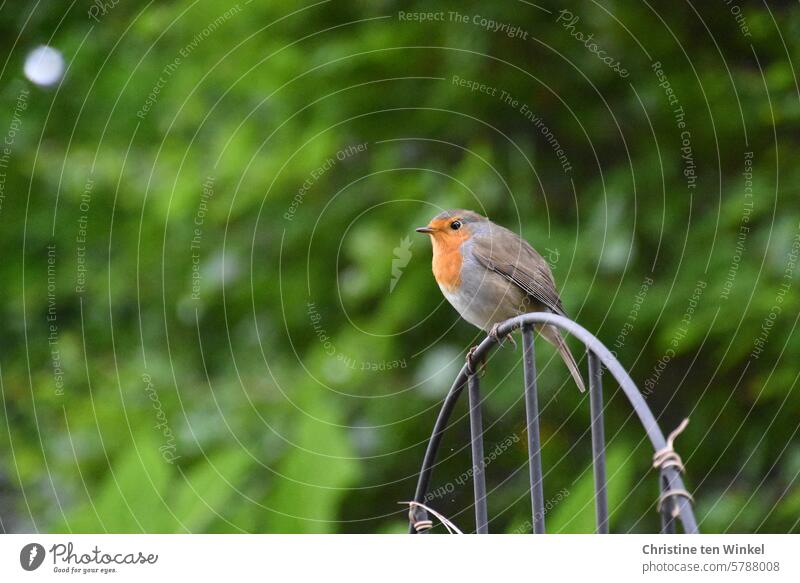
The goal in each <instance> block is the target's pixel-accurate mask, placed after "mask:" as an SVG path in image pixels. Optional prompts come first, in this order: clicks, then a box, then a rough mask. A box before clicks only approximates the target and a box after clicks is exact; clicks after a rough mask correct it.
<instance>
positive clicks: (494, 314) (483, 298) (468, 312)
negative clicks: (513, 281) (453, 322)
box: [439, 280, 519, 331]
mask: <svg viewBox="0 0 800 583" xmlns="http://www.w3.org/2000/svg"><path fill="white" fill-rule="evenodd" d="M492 283H493V282H487V281H485V280H484V281H483V282H482V284H481V285H480V286H479V287H476V288H472V286H469V285H465V284H462V285H461V286H460V288H459V289H458V291H452V290H448V289H447V288H445V287H444V286H442V285H440V286H439V289H441V290H442V294H443V295H444V297H445V298H447V301H448V302H450V304H451V305H452V306H453V307H454V308H455V309H456V311H457V312H458V313H459V314H461V317H462V318H464V319H465V320H466V321H467V322H469V323H470V324H472V325H473V326H477V327H478V328H481V329H482V330H487V331H488V330H489V329H491V327H492V326H493V325H494V324H496V323H498V322H502V321H503V320H506V319H507V318H511V317H512V316H515V315H517V314H518V313H519V312H518V310H516V309H515V306H514V302H513V301H510V300H511V298H509V297H508V295H506V293H503V292H504V291H505V292H507V290H508V288H506V289H505V290H498V289H496V288H495V287H494V286H493V285H491V284H492ZM503 287H506V286H503ZM515 295H516V294H515ZM498 299H499V300H500V301H499V302H498Z"/></svg>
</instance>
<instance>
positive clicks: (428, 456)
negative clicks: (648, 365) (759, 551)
mask: <svg viewBox="0 0 800 583" xmlns="http://www.w3.org/2000/svg"><path fill="white" fill-rule="evenodd" d="M523 324H550V325H552V326H555V327H556V328H559V329H561V330H565V331H566V332H568V333H570V334H571V335H572V336H575V337H576V338H577V339H578V340H580V341H581V342H583V344H584V345H585V346H586V347H587V348H588V349H589V350H590V351H591V352H593V353H594V354H596V355H597V357H598V358H599V359H600V361H601V362H602V363H603V364H604V365H605V367H606V368H607V369H608V371H609V372H610V373H611V374H612V375H613V376H614V379H616V381H617V382H618V383H619V386H620V388H621V389H622V390H623V392H624V393H625V396H626V397H628V400H629V401H630V403H631V405H632V406H633V409H634V411H635V412H636V415H637V416H638V417H639V420H640V421H641V423H642V425H643V426H644V430H645V432H646V433H647V437H648V438H649V439H650V443H651V444H652V445H653V449H654V450H655V451H659V450H661V449H664V447H666V439H665V438H664V434H663V433H662V432H661V428H660V427H659V426H658V422H656V419H655V417H653V413H652V412H651V411H650V407H648V406H647V403H646V402H645V400H644V397H642V394H641V393H640V392H639V389H638V388H637V387H636V384H635V383H634V382H633V380H632V379H631V377H630V375H628V372H627V371H626V370H625V369H624V368H623V367H622V365H621V364H620V363H619V361H618V360H617V359H616V357H615V356H614V355H613V354H611V351H610V350H608V348H606V346H605V345H604V344H603V343H602V342H601V341H600V340H598V339H597V338H596V337H595V336H594V335H593V334H592V333H591V332H589V331H588V330H587V329H586V328H584V327H583V326H581V325H580V324H578V323H576V322H573V321H572V320H570V319H569V318H565V317H563V316H559V315H557V314H550V313H546V312H531V313H528V314H522V315H519V316H515V317H514V318H509V319H508V320H506V321H505V322H503V323H501V324H500V325H499V326H498V328H497V335H496V337H495V336H491V335H490V336H487V337H486V338H484V339H483V341H482V342H481V343H480V344H479V345H478V347H477V348H476V349H475V351H474V352H473V361H474V362H480V361H481V360H483V359H484V357H486V356H488V354H489V352H490V351H491V350H492V349H493V348H494V346H495V345H496V344H497V343H498V338H505V337H506V335H507V334H510V333H511V332H513V331H514V330H516V329H517V328H521V327H522V326H523ZM467 376H468V375H467V365H466V364H464V366H463V367H461V370H460V371H459V373H458V375H457V376H456V379H455V381H454V382H453V386H452V387H450V391H449V392H448V393H447V396H446V397H445V399H444V403H443V404H442V408H441V410H440V411H439V416H438V417H437V419H436V424H435V425H434V426H433V432H432V433H431V438H430V440H429V441H428V447H427V449H426V451H425V457H424V458H423V460H422V467H421V468H420V473H419V478H418V480H417V489H416V492H415V493H414V500H415V501H416V502H422V501H423V498H424V497H425V494H426V492H427V491H428V486H429V485H430V480H431V474H432V473H433V466H434V462H435V460H436V454H437V453H438V450H439V445H440V444H441V441H442V434H443V433H444V430H445V429H446V428H447V423H448V421H449V420H450V416H451V415H452V413H453V409H454V408H455V405H456V403H457V402H458V398H459V396H460V395H461V392H462V391H463V389H464V385H465V383H466V381H467ZM663 471H664V473H665V474H666V477H667V478H668V481H669V483H670V484H671V485H673V486H674V489H685V486H684V484H683V480H682V479H681V476H680V472H678V470H677V469H676V468H674V467H669V468H665V469H664V470H663ZM676 504H677V505H678V509H679V511H680V519H681V522H682V523H683V530H684V532H686V533H688V534H694V533H697V532H698V530H697V522H696V521H695V518H694V513H693V512H692V507H691V504H690V503H689V501H688V500H686V498H684V497H682V496H681V497H677V502H676ZM409 532H412V533H413V532H415V531H414V529H413V527H411V528H409Z"/></svg>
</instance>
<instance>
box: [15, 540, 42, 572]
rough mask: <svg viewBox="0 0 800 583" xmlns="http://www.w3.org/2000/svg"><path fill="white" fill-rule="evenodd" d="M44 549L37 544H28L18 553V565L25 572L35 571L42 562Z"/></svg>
mask: <svg viewBox="0 0 800 583" xmlns="http://www.w3.org/2000/svg"><path fill="white" fill-rule="evenodd" d="M44 555H45V552H44V547H43V546H42V545H40V544H39V543H28V544H27V545H25V546H24V547H22V550H21V551H20V552H19V564H20V565H22V568H23V569H25V570H26V571H35V570H36V569H38V568H39V567H40V566H41V565H42V563H43V562H44Z"/></svg>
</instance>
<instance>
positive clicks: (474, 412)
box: [467, 373, 489, 534]
mask: <svg viewBox="0 0 800 583" xmlns="http://www.w3.org/2000/svg"><path fill="white" fill-rule="evenodd" d="M467 383H468V392H469V431H470V436H471V438H472V486H473V488H474V490H475V532H476V533H477V534H489V519H488V512H487V509H486V476H485V473H484V472H485V468H484V465H483V419H482V418H481V390H480V383H479V381H478V374H477V373H476V374H472V375H470V376H469V380H468V381H467Z"/></svg>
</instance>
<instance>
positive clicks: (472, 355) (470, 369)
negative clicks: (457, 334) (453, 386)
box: [467, 346, 483, 376]
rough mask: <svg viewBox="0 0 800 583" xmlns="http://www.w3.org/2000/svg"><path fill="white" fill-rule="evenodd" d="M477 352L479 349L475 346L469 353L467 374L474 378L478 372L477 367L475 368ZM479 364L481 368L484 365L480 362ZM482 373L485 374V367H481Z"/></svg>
mask: <svg viewBox="0 0 800 583" xmlns="http://www.w3.org/2000/svg"><path fill="white" fill-rule="evenodd" d="M476 350H478V347H477V346H473V347H472V348H470V349H469V352H467V374H468V375H469V376H472V375H474V374H475V373H476V372H478V370H477V367H476V366H475V364H476V363H475V351H476ZM477 364H478V365H479V366H480V365H481V364H482V363H480V362H478V363H477ZM481 372H483V367H481Z"/></svg>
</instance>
